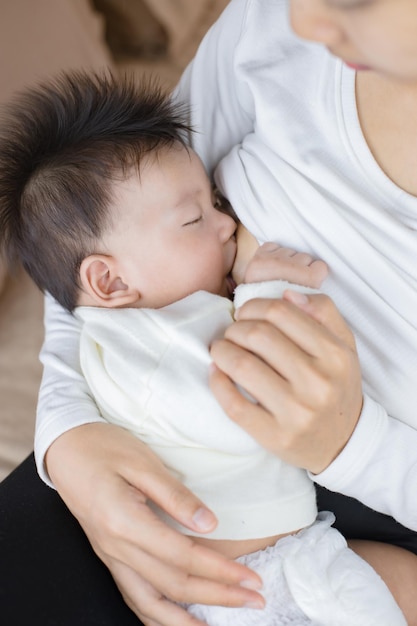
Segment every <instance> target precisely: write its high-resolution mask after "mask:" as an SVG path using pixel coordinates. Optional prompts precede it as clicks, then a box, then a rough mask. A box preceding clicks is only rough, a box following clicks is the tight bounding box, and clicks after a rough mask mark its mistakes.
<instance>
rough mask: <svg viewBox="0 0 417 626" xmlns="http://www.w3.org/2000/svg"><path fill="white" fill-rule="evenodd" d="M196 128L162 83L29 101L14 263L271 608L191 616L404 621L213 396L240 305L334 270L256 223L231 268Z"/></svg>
mask: <svg viewBox="0 0 417 626" xmlns="http://www.w3.org/2000/svg"><path fill="white" fill-rule="evenodd" d="M186 120H187V118H186V111H185V110H184V109H183V107H181V106H180V105H178V104H176V103H174V102H173V101H171V99H170V98H168V97H166V96H165V95H163V94H162V93H161V92H160V90H159V89H158V88H156V87H155V86H153V85H151V84H149V83H148V84H142V85H137V86H135V85H134V84H133V83H132V82H128V81H120V82H119V81H117V80H116V79H114V78H112V77H111V76H101V77H100V76H89V75H86V74H67V75H62V76H61V77H60V79H59V80H57V81H55V82H52V83H50V84H47V85H44V86H43V87H41V88H39V89H35V90H31V91H28V92H26V94H25V97H24V98H22V99H21V100H20V101H19V102H17V103H15V104H14V105H13V111H12V112H11V113H10V117H9V119H8V121H7V125H6V126H5V130H4V132H3V138H2V141H1V150H0V164H1V174H0V202H1V204H0V205H1V209H0V226H1V232H2V234H3V239H4V242H5V246H6V252H7V254H8V257H9V259H10V260H11V261H13V260H16V259H19V260H21V261H22V262H23V265H24V266H25V268H26V270H27V271H28V273H29V274H30V275H31V276H32V278H33V279H34V280H35V282H36V283H37V284H38V286H39V287H40V288H41V289H42V290H44V291H47V292H50V293H51V294H52V295H53V296H54V297H55V298H56V299H57V300H58V301H59V302H60V303H61V304H62V306H64V307H65V308H66V309H68V310H69V311H71V312H73V313H74V314H75V315H76V316H77V317H78V318H79V319H80V327H81V341H80V363H81V368H82V372H83V374H84V376H85V378H86V380H87V383H88V385H89V387H90V390H91V393H92V395H93V397H94V399H95V401H96V403H97V405H98V406H99V408H100V411H101V413H102V415H103V416H104V418H105V419H107V420H108V421H109V422H112V423H115V424H119V425H120V426H123V427H124V428H127V429H129V430H130V431H131V432H132V433H134V434H135V435H137V436H138V437H140V438H141V439H142V440H143V441H144V442H146V443H147V445H149V446H150V447H151V448H152V450H154V451H155V452H156V453H157V454H158V456H159V457H160V458H161V460H162V461H163V463H164V464H165V465H166V466H167V467H168V468H169V469H170V470H171V472H172V473H173V474H174V475H176V476H177V477H178V478H179V479H181V480H182V481H183V482H184V484H186V485H187V487H189V488H190V489H191V490H192V491H193V492H194V493H196V495H198V497H199V498H201V500H202V501H203V502H204V503H205V504H206V505H207V506H208V507H210V508H211V509H212V510H213V512H214V513H215V514H216V516H217V519H218V525H217V527H216V529H215V530H214V531H213V532H212V533H210V534H208V535H205V536H202V535H198V536H195V541H197V542H200V543H204V544H209V545H210V546H211V547H213V548H214V549H217V550H219V551H220V552H222V553H223V554H225V555H227V556H228V557H230V558H237V559H239V560H241V561H242V562H244V563H245V564H246V565H248V566H249V567H251V568H252V569H254V570H256V571H257V572H258V573H259V574H260V576H261V578H262V580H263V583H264V587H263V593H264V595H265V599H266V605H265V608H264V609H263V610H255V609H250V608H246V609H231V608H225V607H212V606H201V605H191V606H188V607H187V608H188V610H189V611H190V612H191V613H192V614H193V615H195V616H196V617H198V618H199V619H201V620H204V621H205V622H207V624H209V626H220V625H223V624H229V623H230V624H239V626H244V625H246V624H248V625H249V624H251V625H252V624H253V625H258V624H259V625H262V626H275V625H278V624H279V625H281V624H297V626H302V625H304V624H305V625H307V624H312V625H316V626H317V625H319V624H320V625H321V624H322V625H327V624H328V625H332V626H335V625H336V624H337V625H338V626H344V625H346V626H352V625H353V624H354V625H355V626H362V625H363V626H371V625H375V626H376V625H378V626H383V625H386V626H397V625H398V626H402V625H403V624H405V623H406V622H405V620H404V618H403V616H402V614H401V612H400V610H399V608H398V607H397V605H396V603H395V601H394V599H393V598H392V596H391V594H390V593H389V591H388V589H387V587H386V586H385V584H384V583H383V581H382V580H381V579H380V578H379V577H378V576H377V574H376V573H375V572H374V570H373V569H372V568H371V567H370V566H369V565H368V564H367V563H365V562H364V561H363V560H361V559H360V558H359V557H358V556H357V555H356V554H355V553H353V552H352V551H350V550H349V549H348V548H347V545H346V541H345V540H344V538H343V537H342V536H341V535H340V534H339V533H338V532H337V531H336V530H335V529H333V528H332V527H331V524H332V522H333V519H334V517H333V516H332V514H330V513H324V514H320V515H317V507H316V501H315V490H314V485H313V483H312V481H311V480H310V479H309V477H308V475H307V473H306V472H305V471H304V470H302V469H299V468H296V467H293V466H290V465H288V464H286V463H283V462H282V461H281V460H280V459H279V458H278V457H276V456H274V455H273V454H271V453H270V452H268V451H266V450H264V449H263V448H261V447H260V446H259V445H258V444H257V443H256V442H255V441H254V440H253V439H252V438H251V437H250V436H249V435H247V433H246V432H244V431H243V430H241V429H240V428H239V427H238V426H237V425H236V424H234V423H233V422H232V421H231V420H229V419H228V417H227V416H226V415H225V414H224V412H223V411H222V409H221V408H220V406H219V405H218V403H217V402H216V400H215V399H214V397H213V396H212V394H211V393H210V389H209V386H208V370H209V366H210V356H209V345H210V343H211V342H212V341H213V340H215V339H216V338H218V337H222V336H223V335H224V331H225V329H226V328H227V326H228V325H230V324H231V323H232V322H233V314H234V307H237V306H239V305H240V304H242V303H243V302H244V301H246V300H247V299H249V298H252V297H257V296H261V297H281V296H282V294H283V292H284V291H285V289H287V288H288V287H290V288H291V289H298V290H301V291H308V290H309V289H311V288H313V289H314V288H318V287H320V285H321V282H322V280H323V279H324V278H325V276H326V273H327V269H326V266H325V264H324V263H322V262H321V261H315V260H314V259H312V258H311V257H310V256H309V255H306V254H299V253H296V252H295V251H293V250H288V249H285V248H280V247H279V246H278V245H277V244H273V243H272V244H271V243H266V244H264V245H263V246H261V247H260V248H259V249H257V250H255V248H257V242H255V243H254V241H253V240H252V239H251V238H250V236H249V234H248V233H247V232H246V231H244V230H242V232H241V237H240V239H241V245H239V255H238V258H237V259H236V251H237V242H236V229H237V227H236V222H235V219H234V218H233V217H232V216H231V214H230V212H228V211H227V208H226V207H225V203H223V202H222V200H221V198H220V197H219V195H218V194H216V193H214V192H213V189H212V186H211V183H210V180H209V179H208V177H207V175H206V172H205V170H204V167H203V165H202V163H201V161H200V160H199V158H198V156H197V155H196V154H195V153H194V152H193V151H192V150H191V149H190V148H189V147H188V145H187V135H188V133H189V132H190V129H189V127H188V125H187V121H186ZM34 129H36V132H33V130H34ZM235 262H236V265H235V272H234V274H233V276H232V270H233V267H234V264H235ZM236 282H239V283H240V284H239V285H238V286H237V288H236V292H235V300H234V303H233V302H232V300H231V298H232V295H233V290H234V287H235V283H236ZM150 506H153V505H152V504H150ZM154 508H155V510H157V512H158V514H159V515H160V516H161V517H162V518H163V519H164V520H165V521H166V522H167V523H168V524H170V525H171V526H173V527H174V528H178V529H179V530H181V531H182V532H184V533H186V534H193V533H192V532H191V531H190V530H189V529H187V528H184V527H182V526H180V525H179V524H178V523H177V522H176V521H175V520H173V519H172V518H170V517H169V516H168V515H166V514H165V513H164V511H162V510H161V509H157V507H154Z"/></svg>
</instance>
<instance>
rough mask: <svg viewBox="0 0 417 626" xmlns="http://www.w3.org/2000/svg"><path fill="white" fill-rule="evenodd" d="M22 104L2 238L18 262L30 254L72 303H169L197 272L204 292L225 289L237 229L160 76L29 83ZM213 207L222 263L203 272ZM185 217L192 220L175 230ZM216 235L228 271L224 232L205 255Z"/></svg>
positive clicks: (11, 143)
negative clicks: (156, 80) (203, 226)
mask: <svg viewBox="0 0 417 626" xmlns="http://www.w3.org/2000/svg"><path fill="white" fill-rule="evenodd" d="M12 107H13V108H11V107H10V111H9V114H8V117H7V118H6V119H5V120H4V122H3V124H2V129H3V130H2V134H1V139H0V233H1V234H0V237H1V238H2V240H3V244H4V246H5V250H6V254H7V257H8V259H9V261H10V262H11V263H13V262H15V261H16V260H20V261H22V263H23V265H24V267H25V269H26V270H27V271H28V273H29V275H30V276H31V277H32V278H33V279H34V281H35V282H36V283H37V285H38V286H39V287H40V288H41V289H42V290H44V291H49V292H50V293H51V294H52V295H53V296H54V297H55V298H56V299H57V300H58V301H59V302H60V303H61V304H62V305H63V306H65V307H66V308H67V309H68V310H72V309H73V308H74V307H75V306H76V305H77V304H88V305H92V306H94V305H97V306H151V307H157V306H164V305H165V304H168V303H169V302H170V301H174V300H176V299H178V298H179V297H182V296H183V295H188V293H191V291H193V290H195V289H194V285H192V284H191V283H192V281H191V279H192V278H193V274H195V276H197V275H198V277H199V281H200V282H202V283H203V284H196V288H199V289H206V288H207V289H209V290H211V291H215V290H216V291H217V290H218V291H219V293H221V292H222V290H223V284H219V283H220V282H221V281H220V278H219V277H218V276H217V274H220V273H221V274H222V280H223V274H224V272H225V271H226V269H227V272H228V271H229V270H230V267H227V268H225V267H223V265H225V266H226V265H228V264H229V260H228V259H229V256H231V254H232V248H233V256H234V240H233V238H232V234H233V232H234V228H235V227H234V223H233V221H232V220H231V218H229V217H228V216H225V215H223V214H221V213H219V212H218V211H216V210H215V209H214V208H213V204H214V203H215V200H214V199H213V196H212V192H211V188H210V183H209V180H208V179H207V176H206V174H205V171H204V168H203V166H202V164H201V162H200V161H199V159H198V157H197V156H196V155H195V154H194V153H193V152H192V151H191V150H190V149H188V148H187V143H186V140H187V134H188V132H189V130H190V129H189V126H188V123H187V112H186V111H185V110H184V107H182V106H181V105H179V104H176V103H174V102H173V101H172V100H171V99H170V98H169V97H167V96H166V95H164V94H163V93H162V92H161V90H160V89H159V88H158V87H157V86H156V85H155V84H152V83H150V82H149V81H148V82H146V83H142V84H135V83H134V82H133V81H132V80H126V79H124V80H119V79H116V78H114V77H112V76H111V75H109V74H107V75H101V76H99V75H91V74H84V73H70V74H62V75H61V76H60V77H59V78H58V79H56V80H55V81H53V82H50V83H48V84H44V85H43V86H41V87H39V88H35V89H30V90H27V91H26V92H25V93H24V94H22V95H21V96H20V97H19V99H18V100H17V101H15V102H14V103H13V105H12ZM208 205H209V206H208ZM197 213H198V215H197ZM203 213H204V222H207V221H209V222H210V224H209V228H208V230H209V233H208V234H207V233H205V235H204V236H201V256H202V257H204V258H205V259H206V265H207V257H208V256H209V254H210V255H211V256H212V257H213V259H212V260H213V263H212V267H206V266H202V267H201V268H198V267H195V272H192V270H193V264H194V265H198V260H199V257H200V252H199V250H197V249H196V248H194V249H192V246H193V245H194V244H196V241H197V237H196V233H197V230H198V229H199V227H197V224H198V220H199V219H200V214H201V217H203ZM165 214H166V215H165ZM213 215H216V218H215V219H214V218H213V219H211V218H212V216H213ZM219 216H220V217H219ZM164 219H165V221H164ZM176 219H177V220H179V221H181V220H182V221H183V224H181V228H180V226H178V228H177V231H174V225H176V222H175V220H176ZM170 220H171V222H170ZM212 222H213V224H212ZM170 224H172V231H170V230H169V228H168V226H169V225H170ZM223 231H224V233H223ZM229 231H230V232H229ZM187 232H189V233H190V234H191V233H193V237H189V239H187V238H186V237H184V233H187ZM158 233H159V237H158ZM164 233H165V235H164ZM210 233H212V235H213V238H214V236H215V237H216V239H217V243H216V245H217V248H218V254H219V257H220V256H222V263H223V265H222V267H221V271H220V262H217V261H216V258H215V256H216V254H215V253H214V252H213V249H214V248H215V245H214V239H213V241H211V244H210V245H211V246H212V248H213V249H210V250H209V249H207V250H205V245H206V243H205V242H206V238H208V239H209V234H210ZM214 233H216V234H214ZM206 235H207V237H206ZM223 239H224V240H225V241H224V243H221V242H222V241H223ZM226 239H227V241H229V240H230V243H226ZM182 241H183V243H184V246H183V248H184V249H182V248H181V242H182ZM196 245H197V244H196ZM198 245H200V244H198ZM206 247H207V246H206ZM220 248H222V250H221V253H220ZM226 248H227V253H226V252H225V250H226ZM229 249H230V251H229ZM175 251H177V254H176V255H174V258H172V257H171V258H169V257H168V253H169V254H170V255H172V254H174V252H175ZM186 252H187V253H188V259H184V261H186V262H184V263H183V262H182V261H181V263H180V262H179V261H180V259H181V255H182V256H186ZM164 255H165V260H164V263H162V262H161V263H159V265H158V264H157V263H156V261H157V260H159V259H160V258H161V257H162V258H164ZM177 257H178V258H177ZM216 263H217V264H218V265H219V267H217V265H216ZM164 264H165V265H164ZM176 266H177V267H176ZM175 267H176V269H175ZM174 269H175V274H174V271H173V270H174ZM209 270H210V271H211V270H212V272H213V274H216V276H217V283H215V281H212V282H210V280H211V279H210V280H209V275H210V271H209ZM183 272H184V274H186V276H185V281H184V282H185V284H183V288H181V284H182V279H183V276H182V273H183ZM165 274H166V275H165ZM206 274H207V285H205V284H204V282H205V279H204V276H205V275H206ZM174 278H175V285H174V284H173V283H174V280H173V279H174ZM188 283H190V284H189V285H188V287H189V289H188V290H187V287H186V285H187V284H188ZM174 286H175V289H174ZM183 292H184V293H183Z"/></svg>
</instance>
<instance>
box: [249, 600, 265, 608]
mask: <svg viewBox="0 0 417 626" xmlns="http://www.w3.org/2000/svg"><path fill="white" fill-rule="evenodd" d="M245 607H246V608H247V609H264V608H265V601H264V600H261V599H259V600H249V601H248V602H246V603H245Z"/></svg>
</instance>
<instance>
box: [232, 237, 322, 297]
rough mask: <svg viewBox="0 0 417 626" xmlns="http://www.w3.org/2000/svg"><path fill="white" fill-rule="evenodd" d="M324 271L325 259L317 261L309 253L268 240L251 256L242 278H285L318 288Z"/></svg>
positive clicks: (250, 280)
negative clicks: (283, 246)
mask: <svg viewBox="0 0 417 626" xmlns="http://www.w3.org/2000/svg"><path fill="white" fill-rule="evenodd" d="M327 274H328V269H327V265H326V263H325V262H324V261H317V260H315V259H313V257H312V256H311V255H310V254H306V253H303V252H296V251H295V250H292V249H291V248H282V247H281V246H279V245H278V244H276V243H270V242H268V243H264V244H263V245H262V246H261V247H260V248H258V250H257V251H256V252H255V254H254V256H253V257H252V259H251V260H250V262H249V264H248V266H247V268H246V271H245V276H244V282H245V283H257V282H261V281H264V280H287V281H288V282H290V283H295V284H297V285H302V286H304V287H311V288H313V289H319V288H320V287H321V284H322V282H323V280H324V279H325V278H326V276H327Z"/></svg>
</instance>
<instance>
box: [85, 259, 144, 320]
mask: <svg viewBox="0 0 417 626" xmlns="http://www.w3.org/2000/svg"><path fill="white" fill-rule="evenodd" d="M80 281H81V287H82V291H83V292H84V294H86V296H87V299H90V300H92V303H91V305H92V306H101V307H107V308H116V307H128V306H131V305H132V304H134V303H135V302H137V301H138V300H139V298H140V294H139V293H138V291H137V290H136V289H131V288H130V287H129V285H127V284H126V283H124V282H123V279H122V278H121V276H120V274H119V272H118V265H117V262H116V260H115V259H114V257H112V256H107V255H105V254H91V255H90V256H88V257H86V258H85V259H84V260H83V261H82V263H81V266H80ZM84 301H85V298H83V297H81V303H82V304H84Z"/></svg>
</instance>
